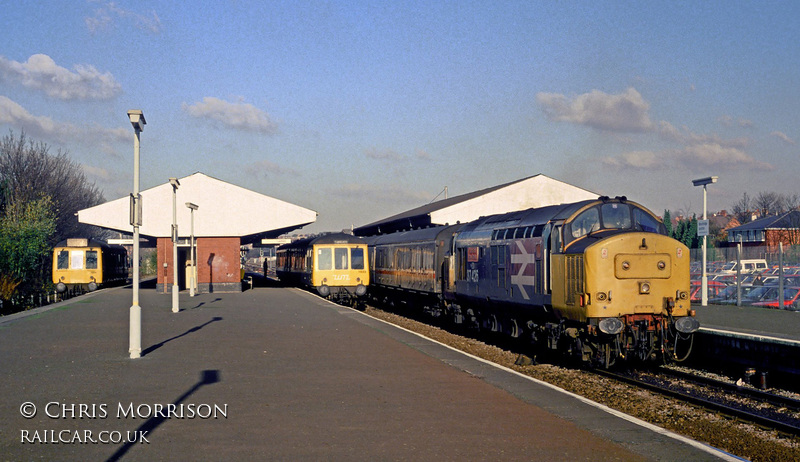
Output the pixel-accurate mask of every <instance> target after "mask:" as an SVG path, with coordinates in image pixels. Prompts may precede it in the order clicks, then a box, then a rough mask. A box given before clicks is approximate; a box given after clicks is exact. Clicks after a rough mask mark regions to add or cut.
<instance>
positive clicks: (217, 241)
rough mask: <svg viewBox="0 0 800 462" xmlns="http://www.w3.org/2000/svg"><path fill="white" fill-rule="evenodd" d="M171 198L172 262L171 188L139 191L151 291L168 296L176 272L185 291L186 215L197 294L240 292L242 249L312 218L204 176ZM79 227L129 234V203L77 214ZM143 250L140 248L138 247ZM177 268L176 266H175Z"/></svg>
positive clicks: (186, 180) (184, 182)
mask: <svg viewBox="0 0 800 462" xmlns="http://www.w3.org/2000/svg"><path fill="white" fill-rule="evenodd" d="M178 182H179V183H180V185H179V186H178V189H177V191H176V193H175V197H176V199H175V202H176V204H177V206H176V212H177V213H176V218H177V220H176V221H177V224H178V236H179V238H178V261H177V262H174V261H173V249H172V237H171V236H172V204H173V186H172V185H171V184H170V183H169V182H166V183H164V184H162V185H158V186H156V187H153V188H150V189H147V190H144V191H142V192H141V196H142V225H141V226H140V227H139V233H140V235H141V237H142V238H144V239H147V241H148V244H149V245H151V246H152V245H155V247H156V248H157V252H158V266H157V268H158V280H157V285H156V290H157V291H158V292H164V293H169V292H171V290H172V284H173V274H174V271H175V269H176V268H177V270H178V286H179V287H180V289H181V290H183V289H186V288H187V287H188V285H187V282H188V281H189V280H190V279H189V278H190V274H191V272H190V270H189V268H190V263H191V239H190V237H191V236H190V235H191V230H192V215H191V210H190V209H189V207H188V206H187V205H186V204H187V203H191V204H194V205H197V207H198V209H197V210H195V211H194V238H195V249H196V252H197V290H198V292H199V293H207V292H240V291H241V290H242V285H241V277H242V275H241V270H240V267H241V264H240V261H241V260H240V259H241V257H240V255H241V254H240V249H241V246H242V245H245V244H253V243H260V242H261V240H262V239H271V238H275V237H278V236H279V235H281V234H284V233H287V232H290V231H292V230H295V229H298V228H301V227H303V226H305V225H308V224H310V223H313V222H314V221H316V219H317V212H315V211H313V210H309V209H306V208H303V207H300V206H297V205H293V204H290V203H288V202H284V201H281V200H279V199H275V198H272V197H269V196H265V195H263V194H259V193H257V192H254V191H250V190H248V189H245V188H242V187H240V186H236V185H233V184H231V183H226V182H224V181H221V180H218V179H216V178H212V177H210V176H207V175H205V174H203V173H195V174H193V175H189V176H187V177H183V178H179V179H178ZM78 221H79V222H81V223H86V224H90V225H95V226H99V227H101V228H106V229H111V230H115V231H120V232H123V233H132V231H133V228H132V226H131V224H130V198H129V197H123V198H120V199H116V200H113V201H109V202H106V203H104V204H100V205H97V206H95V207H91V208H88V209H84V210H80V211H79V212H78ZM140 245H142V246H145V245H146V244H145V243H142V244H140ZM176 263H177V264H176Z"/></svg>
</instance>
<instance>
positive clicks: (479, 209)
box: [353, 174, 599, 236]
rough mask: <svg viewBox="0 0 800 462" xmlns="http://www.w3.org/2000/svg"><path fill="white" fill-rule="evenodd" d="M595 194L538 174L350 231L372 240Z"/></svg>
mask: <svg viewBox="0 0 800 462" xmlns="http://www.w3.org/2000/svg"><path fill="white" fill-rule="evenodd" d="M598 196H599V194H597V193H593V192H591V191H588V190H585V189H582V188H579V187H577V186H572V185H570V184H567V183H564V182H562V181H558V180H554V179H552V178H549V177H547V176H545V175H542V174H538V175H534V176H530V177H527V178H523V179H521V180H516V181H512V182H510V183H505V184H501V185H498V186H493V187H491V188H486V189H481V190H479V191H475V192H471V193H467V194H462V195H460V196H455V197H451V198H448V199H443V200H440V201H437V202H432V203H430V204H426V205H423V206H420V207H417V208H414V209H411V210H408V211H406V212H403V213H400V214H397V215H393V216H390V217H388V218H384V219H382V220H379V221H376V222H373V223H370V224H367V225H364V226H360V227H358V228H355V229H354V230H353V234H355V235H357V236H373V235H377V234H386V233H391V232H395V231H400V230H408V229H418V228H425V227H427V226H433V225H445V224H456V223H458V222H461V223H466V222H469V221H472V220H476V219H478V218H480V217H482V216H487V215H494V214H497V213H505V212H510V211H514V210H524V209H528V208H532V207H543V206H545V205H555V204H561V203H566V202H576V201H580V200H586V199H596V198H597V197H598Z"/></svg>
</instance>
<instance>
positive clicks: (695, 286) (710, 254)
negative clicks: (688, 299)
mask: <svg viewBox="0 0 800 462" xmlns="http://www.w3.org/2000/svg"><path fill="white" fill-rule="evenodd" d="M691 258H692V302H693V303H695V304H697V305H699V304H700V303H701V288H700V284H701V275H702V259H703V249H702V248H700V249H692V250H691ZM754 260H755V261H759V260H763V261H766V269H765V270H763V271H761V270H759V271H755V272H753V271H751V270H747V269H742V270H741V271H740V273H739V274H738V275H737V273H736V272H735V271H734V272H732V271H731V270H730V266H732V265H730V264H731V263H733V262H737V261H739V262H741V261H754ZM781 266H782V268H783V272H782V273H781V272H780V271H779V267H781ZM706 271H707V274H708V303H709V304H721V305H734V306H737V305H752V306H760V307H764V308H776V309H777V308H781V307H782V308H783V309H788V310H792V311H800V296H799V295H800V245H792V246H782V247H775V246H732V247H709V248H708V250H707V259H706Z"/></svg>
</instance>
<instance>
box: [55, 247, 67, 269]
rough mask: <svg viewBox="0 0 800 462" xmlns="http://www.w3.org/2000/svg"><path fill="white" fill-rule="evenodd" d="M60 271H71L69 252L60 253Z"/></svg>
mask: <svg viewBox="0 0 800 462" xmlns="http://www.w3.org/2000/svg"><path fill="white" fill-rule="evenodd" d="M58 269H69V250H62V251H60V252H58Z"/></svg>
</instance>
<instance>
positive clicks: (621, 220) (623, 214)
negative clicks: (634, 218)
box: [601, 203, 631, 229]
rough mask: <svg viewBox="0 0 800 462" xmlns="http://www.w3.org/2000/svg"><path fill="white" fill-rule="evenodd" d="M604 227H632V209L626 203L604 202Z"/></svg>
mask: <svg viewBox="0 0 800 462" xmlns="http://www.w3.org/2000/svg"><path fill="white" fill-rule="evenodd" d="M601 209H602V216H603V228H605V229H628V228H630V227H631V209H630V207H628V205H626V204H617V203H611V204H603V206H602V207H601Z"/></svg>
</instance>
